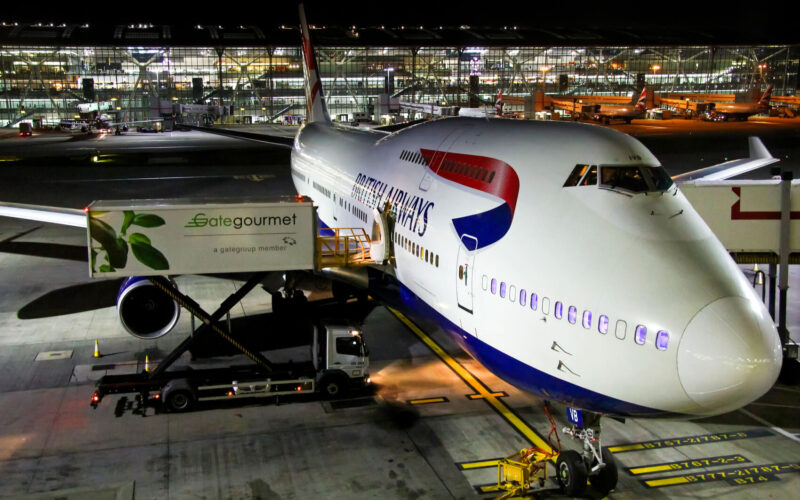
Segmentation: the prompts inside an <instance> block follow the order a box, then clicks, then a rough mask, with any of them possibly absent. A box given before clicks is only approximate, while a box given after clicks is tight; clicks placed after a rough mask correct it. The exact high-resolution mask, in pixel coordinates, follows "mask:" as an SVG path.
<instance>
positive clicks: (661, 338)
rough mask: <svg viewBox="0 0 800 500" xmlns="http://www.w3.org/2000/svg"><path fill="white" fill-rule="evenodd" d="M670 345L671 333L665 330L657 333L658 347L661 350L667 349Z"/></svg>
mask: <svg viewBox="0 0 800 500" xmlns="http://www.w3.org/2000/svg"><path fill="white" fill-rule="evenodd" d="M668 345H669V333H667V332H665V331H664V330H659V331H658V334H657V335H656V349H658V350H659V351H666V350H667V346H668Z"/></svg>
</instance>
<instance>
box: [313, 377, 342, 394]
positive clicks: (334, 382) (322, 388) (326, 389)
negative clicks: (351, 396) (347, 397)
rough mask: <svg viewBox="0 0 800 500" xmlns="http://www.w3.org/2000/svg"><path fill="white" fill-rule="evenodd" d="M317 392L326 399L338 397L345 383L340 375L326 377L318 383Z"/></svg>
mask: <svg viewBox="0 0 800 500" xmlns="http://www.w3.org/2000/svg"><path fill="white" fill-rule="evenodd" d="M319 392H320V393H322V395H323V396H325V397H326V398H328V399H336V398H340V397H342V396H343V395H344V393H345V384H344V381H343V380H342V379H341V377H326V378H323V379H322V380H321V381H320V383H319Z"/></svg>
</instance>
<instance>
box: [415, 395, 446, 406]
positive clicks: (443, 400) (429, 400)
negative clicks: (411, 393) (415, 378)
mask: <svg viewBox="0 0 800 500" xmlns="http://www.w3.org/2000/svg"><path fill="white" fill-rule="evenodd" d="M448 401H450V400H449V399H447V398H446V397H444V396H442V397H438V398H424V399H409V400H408V401H407V403H408V404H410V405H428V404H433V403H447V402H448Z"/></svg>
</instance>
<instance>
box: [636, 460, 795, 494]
mask: <svg viewBox="0 0 800 500" xmlns="http://www.w3.org/2000/svg"><path fill="white" fill-rule="evenodd" d="M792 472H793V473H799V472H800V464H797V463H789V462H784V463H778V464H767V465H753V466H751V467H737V468H735V469H725V470H718V471H714V472H702V473H697V474H687V475H685V476H673V477H665V478H661V479H641V480H639V482H641V483H642V484H643V485H645V486H647V487H648V488H662V487H664V486H678V485H681V484H689V483H707V482H711V481H727V482H728V483H729V484H731V485H735V486H743V485H746V484H756V483H760V482H768V481H775V480H778V478H777V477H775V475H776V474H788V473H792Z"/></svg>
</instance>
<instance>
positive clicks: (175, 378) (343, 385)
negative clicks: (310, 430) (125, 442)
mask: <svg viewBox="0 0 800 500" xmlns="http://www.w3.org/2000/svg"><path fill="white" fill-rule="evenodd" d="M286 334H291V333H290V332H287V333H286ZM308 348H309V350H308V354H309V356H308V360H306V361H300V362H296V361H290V362H285V363H270V364H269V369H265V368H264V366H260V365H258V364H256V365H253V364H247V365H239V366H229V367H224V368H204V369H195V368H192V367H191V366H183V367H177V366H175V367H174V369H170V368H172V367H173V366H171V365H173V363H159V364H158V366H157V367H156V368H155V369H153V370H149V369H148V367H146V368H145V370H144V371H141V372H138V373H133V374H120V375H106V376H104V377H102V378H101V379H100V380H99V381H98V382H97V387H96V390H95V393H94V395H93V396H92V402H91V406H92V407H93V408H97V406H98V405H99V404H100V402H101V401H102V400H103V398H104V397H105V396H106V395H108V394H131V393H134V394H137V395H138V396H139V398H140V402H141V403H142V404H144V403H145V402H147V401H149V402H156V403H160V404H161V405H163V407H164V408H165V409H167V410H168V411H172V412H183V411H188V410H191V409H193V408H194V407H195V405H196V404H197V403H199V402H202V401H217V400H230V399H241V398H265V397H277V396H284V395H290V394H303V393H315V392H316V393H320V394H321V395H322V396H324V397H326V398H337V397H341V396H342V395H344V394H346V393H347V392H348V391H350V390H353V389H356V388H363V387H364V386H366V385H367V384H369V381H370V379H369V351H368V349H367V346H366V343H365V342H364V338H363V336H362V334H361V331H360V330H359V329H358V328H356V327H355V326H353V325H352V324H347V323H333V322H324V323H320V324H319V325H317V326H315V327H314V332H313V339H312V342H311V345H309V346H308ZM168 365H169V366H168Z"/></svg>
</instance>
